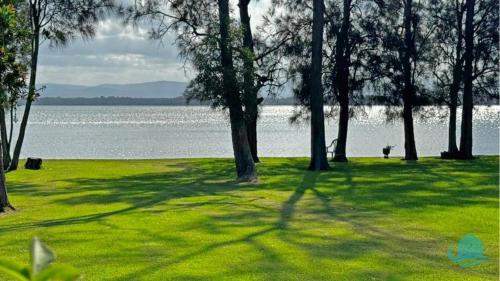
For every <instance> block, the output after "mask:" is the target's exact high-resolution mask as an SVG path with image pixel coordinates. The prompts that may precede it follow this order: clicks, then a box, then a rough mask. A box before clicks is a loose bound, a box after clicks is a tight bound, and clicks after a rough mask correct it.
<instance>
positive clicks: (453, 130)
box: [448, 1, 463, 158]
mask: <svg viewBox="0 0 500 281" xmlns="http://www.w3.org/2000/svg"><path fill="white" fill-rule="evenodd" d="M455 10H456V13H457V15H456V16H457V18H456V28H457V44H456V46H455V65H454V66H453V81H452V84H451V87H450V105H449V108H450V120H449V127H448V154H449V156H451V157H452V158H456V157H457V156H458V147H457V106H458V92H459V91H460V85H461V84H462V67H463V60H462V41H463V34H462V20H463V11H462V8H461V5H460V4H459V2H458V1H455Z"/></svg>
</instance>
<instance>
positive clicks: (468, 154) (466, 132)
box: [460, 0, 476, 159]
mask: <svg viewBox="0 0 500 281" xmlns="http://www.w3.org/2000/svg"><path fill="white" fill-rule="evenodd" d="M475 2H476V1H475V0H466V1H465V7H466V9H467V12H466V15H465V67H464V98H463V106H462V130H461V135H460V157H461V158H463V159H472V158H473V156H472V109H473V99H472V79H473V78H472V62H473V60H474V5H475V4H476V3H475Z"/></svg>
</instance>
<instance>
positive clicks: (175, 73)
mask: <svg viewBox="0 0 500 281" xmlns="http://www.w3.org/2000/svg"><path fill="white" fill-rule="evenodd" d="M267 2H268V0H267V1H266V0H261V1H259V2H258V3H257V4H253V5H252V6H251V7H250V8H251V9H250V13H251V15H252V21H253V22H254V23H255V22H257V21H258V20H259V19H260V18H261V15H262V13H263V12H264V11H265V10H266V9H267V8H266V7H268V4H267ZM172 42H173V38H167V39H166V40H164V42H163V43H162V44H160V43H159V42H158V41H152V40H149V39H148V35H147V30H146V29H141V28H132V27H126V26H123V25H122V24H121V22H120V21H119V20H116V19H108V20H106V21H104V22H102V23H100V24H99V27H98V29H97V34H96V37H95V38H94V39H93V40H91V41H86V42H84V41H82V40H77V41H75V42H73V43H72V44H70V45H69V46H67V47H66V48H64V49H57V48H49V46H48V44H47V43H44V44H43V45H42V46H41V49H40V57H39V66H38V67H39V71H38V78H37V82H38V83H39V84H45V83H63V84H75V85H97V84H104V83H114V84H128V83H140V82H148V81H158V80H170V81H188V80H189V77H188V76H186V73H185V71H184V68H183V62H182V60H181V59H180V58H179V57H178V54H177V49H176V47H175V46H173V45H172Z"/></svg>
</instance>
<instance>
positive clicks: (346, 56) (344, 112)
mask: <svg viewBox="0 0 500 281" xmlns="http://www.w3.org/2000/svg"><path fill="white" fill-rule="evenodd" d="M350 20H351V0H344V3H343V15H342V26H341V28H340V33H339V34H338V37H337V45H336V50H335V60H336V67H335V71H336V73H335V77H336V79H335V81H334V83H335V85H334V86H335V87H336V88H337V92H338V100H339V105H340V114H339V115H340V116H339V131H338V135H337V146H336V147H335V157H333V161H335V162H347V157H346V146H347V127H348V125H349V60H350V52H349V50H348V49H349V29H350Z"/></svg>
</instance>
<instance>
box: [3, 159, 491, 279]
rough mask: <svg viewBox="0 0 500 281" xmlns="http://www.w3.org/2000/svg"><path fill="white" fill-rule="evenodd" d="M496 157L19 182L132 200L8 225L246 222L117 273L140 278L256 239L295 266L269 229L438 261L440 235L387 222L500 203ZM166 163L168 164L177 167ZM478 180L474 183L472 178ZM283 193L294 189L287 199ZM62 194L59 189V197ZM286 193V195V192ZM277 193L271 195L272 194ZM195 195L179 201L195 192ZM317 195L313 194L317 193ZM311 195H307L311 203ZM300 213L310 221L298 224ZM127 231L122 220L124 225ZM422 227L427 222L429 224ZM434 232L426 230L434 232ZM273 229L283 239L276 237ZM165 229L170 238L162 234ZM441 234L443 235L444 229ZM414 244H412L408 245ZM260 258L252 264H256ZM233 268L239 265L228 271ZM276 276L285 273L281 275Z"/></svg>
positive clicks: (71, 198)
mask: <svg viewBox="0 0 500 281" xmlns="http://www.w3.org/2000/svg"><path fill="white" fill-rule="evenodd" d="M495 160H496V158H494V159H489V158H488V159H482V160H478V162H460V161H423V162H422V163H419V162H417V163H407V162H404V161H385V162H384V161H378V162H375V163H372V162H365V161H363V160H354V161H351V162H350V163H347V164H337V165H334V166H333V168H332V169H331V170H330V171H327V172H321V173H319V172H310V171H307V170H305V169H304V168H303V167H306V164H307V160H306V159H280V160H279V161H269V162H267V161H266V159H264V161H263V162H264V163H263V164H260V165H259V175H260V178H261V179H260V183H259V184H258V185H255V184H239V183H237V182H235V181H233V180H230V179H231V178H232V175H233V167H232V162H231V161H228V160H220V159H218V160H213V161H212V162H210V163H208V162H201V161H196V160H189V161H180V162H177V164H176V165H175V167H176V169H173V170H169V169H167V170H165V171H160V172H154V173H152V172H151V173H143V174H136V175H128V176H119V177H115V178H79V179H66V180H65V181H66V182H67V183H68V184H69V185H70V188H65V189H61V190H56V191H54V190H50V189H48V188H43V187H40V186H36V185H29V186H28V185H19V186H16V185H15V184H14V185H13V187H12V190H13V192H23V193H25V195H26V194H29V195H30V196H48V198H49V201H50V203H49V204H59V205H63V206H68V207H69V208H71V206H77V205H80V204H93V205H96V206H99V205H108V204H114V203H126V204H127V205H128V206H127V207H120V208H117V209H116V210H111V211H104V212H96V213H92V214H88V215H82V216H75V217H68V218H57V219H47V220H43V221H39V222H34V223H21V224H13V225H6V226H0V232H6V231H7V232H8V231H14V230H21V229H27V228H37V227H52V226H67V225H74V224H85V223H92V222H101V223H102V222H103V221H104V220H105V219H108V218H111V217H115V216H119V215H124V214H129V213H132V212H142V213H143V214H144V215H145V216H147V215H151V214H155V213H164V212H165V211H166V210H169V211H182V210H193V209H199V210H200V212H202V211H203V210H208V209H210V208H212V207H214V206H219V207H220V206H227V207H228V208H227V209H224V212H223V213H222V214H206V216H207V217H208V219H205V218H203V219H201V220H196V221H194V222H192V224H190V225H189V224H188V225H187V226H186V225H185V226H182V227H180V226H179V228H178V229H176V231H178V232H179V233H181V234H182V233H186V232H189V231H192V230H193V231H194V230H196V231H199V232H200V233H205V234H206V235H218V234H220V233H228V232H231V231H232V230H234V229H235V228H238V229H240V228H241V229H246V228H248V229H249V230H248V231H245V232H244V233H242V234H238V235H236V237H231V238H230V239H222V240H219V241H217V239H214V241H215V242H213V241H211V243H203V244H200V246H199V247H194V248H193V249H192V250H190V251H187V252H186V253H182V254H180V255H174V256H172V257H171V258H168V260H167V261H165V260H161V261H158V262H152V263H149V264H148V265H147V266H144V268H143V269H139V270H136V271H134V272H132V273H130V274H127V275H125V276H120V277H117V278H116V280H132V279H135V278H140V277H141V276H144V275H145V274H148V273H150V272H154V271H155V270H161V269H163V268H165V267H166V268H168V267H170V266H175V265H178V264H182V263H184V262H186V261H188V260H191V259H195V258H197V257H202V256H207V255H210V254H211V253H213V252H214V251H216V250H218V249H222V248H226V247H230V246H234V245H239V244H247V245H250V246H251V247H253V248H254V249H255V250H256V251H259V252H261V253H263V256H264V257H263V258H262V259H263V261H267V262H270V263H274V264H279V265H280V266H281V267H282V268H283V269H289V270H293V265H291V264H288V263H287V260H286V259H284V258H283V257H282V254H283V253H281V252H280V251H279V250H276V249H274V248H273V247H270V246H269V245H268V244H267V243H266V242H263V241H262V239H263V237H266V236H269V235H274V236H275V237H276V238H277V239H280V240H281V242H283V243H286V244H287V245H289V246H290V247H295V248H299V249H301V250H302V251H304V252H307V253H309V255H311V257H313V258H317V259H329V258H335V259H340V260H349V259H355V258H357V257H360V256H362V255H365V254H368V253H370V252H372V251H387V252H388V254H394V255H396V256H398V257H401V258H403V259H405V258H406V259H411V258H415V257H414V256H412V255H418V256H419V258H420V259H423V260H425V261H426V263H428V264H429V265H432V264H437V263H439V262H440V261H439V259H438V258H437V257H436V255H432V254H429V253H428V252H426V251H425V249H420V248H421V247H420V246H421V244H422V243H423V244H427V245H432V244H433V241H432V240H422V239H419V240H415V239H411V238H409V237H407V236H405V235H400V234H398V233H395V232H392V231H390V230H387V229H384V228H383V227H381V226H378V225H377V222H378V221H381V220H384V219H385V218H387V217H389V216H390V215H391V213H392V212H394V211H395V210H399V209H406V210H414V209H425V208H427V207H432V208H448V207H457V206H475V205H481V206H491V207H494V208H497V207H498V187H497V186H498V178H497V174H496V173H497V170H498V163H496V161H495ZM168 165H169V164H168V161H166V164H165V166H168ZM467 184H469V186H467ZM281 194H285V195H286V197H285V198H284V199H283V196H281ZM55 195H57V196H55ZM278 195H280V196H278ZM266 196H269V197H266ZM306 197H307V199H308V200H309V201H307V203H311V204H314V205H310V206H307V205H306V206H305V207H304V204H302V205H301V208H304V209H300V212H301V213H306V214H307V215H309V217H311V216H312V217H313V219H314V220H317V221H320V222H324V223H325V224H329V223H330V224H334V225H336V224H335V223H342V224H344V225H347V226H348V227H349V228H350V229H352V230H353V231H354V233H356V234H357V235H358V236H359V237H356V238H354V237H351V238H349V237H332V236H328V235H319V234H313V233H308V232H307V230H309V229H308V228H309V227H311V224H309V223H308V222H307V221H306V220H305V219H302V218H298V217H296V213H297V212H298V211H299V209H298V208H299V205H298V204H299V202H300V201H301V200H303V199H304V198H306ZM190 198H192V199H193V200H192V201H191V200H176V199H190ZM311 198H312V199H313V200H312V201H311ZM302 203H304V202H302ZM294 221H298V222H300V226H301V227H304V229H297V228H296V227H293V226H294V225H293V224H291V222H294ZM113 227H115V228H116V229H117V230H118V231H119V229H120V228H123V227H125V226H120V225H116V224H114V225H113ZM419 231H422V230H419ZM424 231H425V230H424ZM141 235H145V236H147V237H149V239H167V238H169V237H164V236H159V233H158V231H154V230H151V231H150V233H148V232H145V233H142V234H141ZM274 236H273V237H274ZM159 237H161V238H159ZM435 239H436V240H439V239H440V237H436V238H435ZM401 245H407V246H408V247H410V248H411V249H412V252H408V253H407V252H405V249H402V248H400V247H401ZM249 266H251V265H249ZM228 272H230V271H228ZM276 276H279V274H277V275H276Z"/></svg>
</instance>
